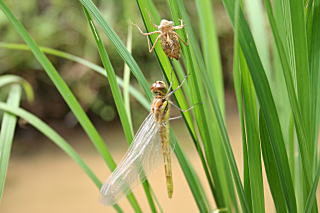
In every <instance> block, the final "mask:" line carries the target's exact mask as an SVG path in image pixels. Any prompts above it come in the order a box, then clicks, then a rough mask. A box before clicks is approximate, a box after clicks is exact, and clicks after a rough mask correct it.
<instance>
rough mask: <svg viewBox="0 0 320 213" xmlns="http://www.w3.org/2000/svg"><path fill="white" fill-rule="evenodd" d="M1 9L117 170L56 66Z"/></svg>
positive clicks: (7, 12)
mask: <svg viewBox="0 0 320 213" xmlns="http://www.w3.org/2000/svg"><path fill="white" fill-rule="evenodd" d="M0 9H1V10H2V11H3V12H4V14H5V15H6V16H7V18H8V19H9V21H10V22H11V24H12V25H13V26H14V27H15V29H16V31H17V32H18V33H19V34H20V36H21V37H22V38H23V39H24V40H25V42H26V43H27V45H28V46H29V47H30V49H31V51H32V53H33V54H34V55H35V57H36V58H37V60H38V61H39V63H40V64H41V65H42V66H43V68H44V69H45V71H46V72H47V74H48V76H49V77H50V79H51V80H52V81H53V83H54V84H55V86H56V87H57V89H58V91H59V92H60V94H61V95H62V97H63V98H64V100H65V101H66V103H67V104H68V106H69V107H70V109H71V111H72V112H73V113H74V115H75V117H76V118H77V119H78V121H79V123H80V124H81V126H82V127H83V128H84V130H85V132H86V133H87V135H88V136H89V138H90V140H91V141H92V143H93V144H94V145H95V147H96V149H97V151H98V152H99V153H100V155H101V156H102V157H103V159H104V161H105V162H106V164H107V166H108V167H109V168H110V169H111V170H113V169H115V167H116V164H115V162H114V160H113V158H112V156H111V154H110V152H109V150H108V148H107V147H106V145H105V143H104V141H103V139H102V137H101V136H100V134H99V133H98V131H97V130H96V128H95V127H94V126H93V124H92V122H91V121H90V119H89V118H88V116H87V115H86V113H85V112H84V110H83V109H82V107H81V106H80V104H79V102H78V101H77V99H76V98H75V96H74V95H73V93H72V92H71V90H70V89H69V87H68V86H67V84H66V83H65V82H64V81H63V79H62V78H61V76H60V75H59V73H58V72H57V70H56V69H55V68H54V66H53V65H52V64H51V62H50V61H49V60H48V58H47V57H46V56H45V55H44V54H43V52H42V51H41V50H40V49H39V47H38V45H37V44H36V42H35V41H34V40H33V39H32V38H31V37H30V35H29V34H28V32H27V31H26V30H25V28H24V27H23V25H22V24H21V22H19V21H18V20H17V19H16V17H15V16H14V15H13V14H12V12H11V11H10V9H9V8H8V7H7V6H6V5H5V3H4V2H3V1H0ZM129 199H131V200H134V198H133V197H132V196H130V197H129ZM133 207H134V208H135V209H139V206H138V204H136V205H134V206H133Z"/></svg>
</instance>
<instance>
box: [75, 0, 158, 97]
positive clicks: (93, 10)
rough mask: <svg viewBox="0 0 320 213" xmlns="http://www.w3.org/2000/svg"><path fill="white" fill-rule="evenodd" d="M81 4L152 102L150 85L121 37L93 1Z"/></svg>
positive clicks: (86, 0) (85, 0)
mask: <svg viewBox="0 0 320 213" xmlns="http://www.w3.org/2000/svg"><path fill="white" fill-rule="evenodd" d="M79 1H80V2H81V4H82V5H83V6H84V7H85V8H86V9H87V10H88V11H89V12H90V14H91V15H92V16H93V17H94V19H95V20H96V22H97V23H98V24H99V25H100V26H101V28H102V30H103V32H104V33H105V34H106V35H107V37H108V38H109V39H110V41H111V43H112V44H113V45H114V46H115V48H116V51H117V52H118V54H119V55H120V56H121V57H122V59H123V60H124V61H125V62H126V63H127V64H128V66H129V67H130V70H131V72H132V73H133V75H134V76H135V77H136V79H137V80H138V82H139V84H140V85H141V86H142V88H143V89H144V91H145V93H146V95H147V97H148V100H149V101H150V100H151V98H152V95H151V92H150V88H149V84H148V82H147V81H146V79H145V77H144V75H143V73H142V71H141V70H140V68H139V66H138V64H137V62H136V61H135V60H134V58H133V57H132V55H131V54H130V53H129V51H128V50H127V48H126V46H125V45H124V44H123V43H122V41H121V40H120V38H119V36H118V35H117V34H116V33H115V32H114V30H113V29H112V28H111V27H110V26H109V24H108V23H107V22H106V20H105V19H104V18H103V17H102V15H101V13H100V11H99V10H98V8H97V7H96V6H95V5H94V4H93V2H92V1H91V0H79Z"/></svg>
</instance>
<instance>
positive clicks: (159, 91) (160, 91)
mask: <svg viewBox="0 0 320 213" xmlns="http://www.w3.org/2000/svg"><path fill="white" fill-rule="evenodd" d="M167 91H168V88H167V85H166V84H165V83H164V82H163V81H156V82H154V83H153V84H152V86H151V92H152V93H153V95H154V96H165V95H166V94H167Z"/></svg>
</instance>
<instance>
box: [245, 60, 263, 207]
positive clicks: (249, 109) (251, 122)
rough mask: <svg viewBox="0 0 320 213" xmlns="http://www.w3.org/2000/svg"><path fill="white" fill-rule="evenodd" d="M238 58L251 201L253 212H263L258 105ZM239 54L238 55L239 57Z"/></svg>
mask: <svg viewBox="0 0 320 213" xmlns="http://www.w3.org/2000/svg"><path fill="white" fill-rule="evenodd" d="M241 56H242V59H240V67H241V68H240V69H241V70H242V80H243V83H242V85H243V92H244V94H243V104H244V114H245V123H246V127H247V128H246V133H247V140H246V141H247V146H248V147H247V150H248V168H249V177H250V188H251V199H250V200H251V203H252V211H253V212H264V211H265V208H264V194H263V193H264V191H263V180H262V165H261V157H260V156H261V154H260V140H259V125H258V106H257V101H256V95H255V92H254V88H253V83H252V80H251V78H250V74H249V71H248V69H247V66H246V64H245V60H244V58H243V55H241ZM241 56H240V57H241Z"/></svg>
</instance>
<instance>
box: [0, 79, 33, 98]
mask: <svg viewBox="0 0 320 213" xmlns="http://www.w3.org/2000/svg"><path fill="white" fill-rule="evenodd" d="M16 83H19V84H21V86H22V87H23V89H24V91H25V93H26V96H27V99H28V101H29V102H32V101H33V99H34V93H33V89H32V86H31V85H30V84H29V82H27V81H26V80H24V79H23V78H21V77H19V76H16V75H2V76H0V87H4V86H6V85H11V84H16Z"/></svg>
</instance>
